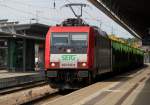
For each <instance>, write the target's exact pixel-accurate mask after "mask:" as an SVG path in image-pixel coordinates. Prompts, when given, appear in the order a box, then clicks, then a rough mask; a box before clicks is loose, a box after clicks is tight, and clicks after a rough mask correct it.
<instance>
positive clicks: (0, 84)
mask: <svg viewBox="0 0 150 105" xmlns="http://www.w3.org/2000/svg"><path fill="white" fill-rule="evenodd" d="M43 74H44V73H42V72H25V73H22V72H7V71H6V70H0V89H3V88H7V87H11V86H16V85H19V84H24V83H28V82H36V81H41V80H44V75H43Z"/></svg>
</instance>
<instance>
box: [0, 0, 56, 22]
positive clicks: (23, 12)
mask: <svg viewBox="0 0 150 105" xmlns="http://www.w3.org/2000/svg"><path fill="white" fill-rule="evenodd" d="M0 6H3V7H5V8H8V9H11V10H15V11H17V12H20V13H22V14H28V15H34V16H36V13H33V12H30V11H25V10H21V9H17V8H15V7H11V6H9V5H6V4H1V3H0ZM39 17H40V18H42V19H44V20H49V21H55V22H58V20H55V19H52V18H47V17H44V16H41V15H40V16H39Z"/></svg>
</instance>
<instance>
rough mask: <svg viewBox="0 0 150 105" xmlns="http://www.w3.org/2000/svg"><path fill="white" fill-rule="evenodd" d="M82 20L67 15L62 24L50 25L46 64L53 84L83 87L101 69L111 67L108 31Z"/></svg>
mask: <svg viewBox="0 0 150 105" xmlns="http://www.w3.org/2000/svg"><path fill="white" fill-rule="evenodd" d="M81 21H82V20H81V19H67V20H66V21H65V22H63V25H62V26H54V27H50V29H49V31H48V33H47V35H46V50H45V67H46V73H47V77H48V82H49V83H50V85H51V87H53V88H60V89H67V88H69V89H70V88H79V87H81V85H83V86H84V85H87V84H90V83H91V82H92V78H94V77H95V76H96V75H97V73H98V72H99V73H106V72H110V71H111V61H110V60H111V59H110V58H111V49H110V46H111V44H110V40H109V39H108V38H106V37H107V35H106V33H104V32H103V31H100V30H99V29H98V28H96V27H91V26H88V25H86V24H83V22H81ZM79 23H80V24H79ZM81 23H82V24H81ZM70 24H71V25H70ZM99 49H101V50H99ZM98 67H99V68H101V70H100V71H97V70H98Z"/></svg>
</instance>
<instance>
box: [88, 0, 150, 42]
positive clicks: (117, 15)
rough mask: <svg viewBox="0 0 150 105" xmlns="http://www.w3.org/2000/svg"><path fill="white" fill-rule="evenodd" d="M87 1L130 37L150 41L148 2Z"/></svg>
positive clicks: (124, 0)
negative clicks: (126, 31)
mask: <svg viewBox="0 0 150 105" xmlns="http://www.w3.org/2000/svg"><path fill="white" fill-rule="evenodd" d="M89 1H90V2H91V3H93V4H94V5H95V6H96V7H97V8H99V9H100V10H102V11H103V12H104V13H106V14H107V15H108V16H109V17H111V18H112V19H113V20H115V21H116V22H117V23H119V24H120V25H121V26H123V27H124V28H125V29H127V30H128V31H129V32H130V33H131V34H132V35H134V36H136V37H138V36H139V37H141V38H142V39H144V40H145V39H146V40H147V41H148V39H149V41H150V6H149V5H150V0H89ZM149 44H150V43H149Z"/></svg>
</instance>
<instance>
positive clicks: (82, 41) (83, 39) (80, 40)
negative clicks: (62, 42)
mask: <svg viewBox="0 0 150 105" xmlns="http://www.w3.org/2000/svg"><path fill="white" fill-rule="evenodd" d="M70 34H71V45H74V46H86V45H87V33H70Z"/></svg>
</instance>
